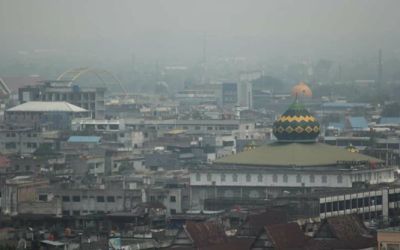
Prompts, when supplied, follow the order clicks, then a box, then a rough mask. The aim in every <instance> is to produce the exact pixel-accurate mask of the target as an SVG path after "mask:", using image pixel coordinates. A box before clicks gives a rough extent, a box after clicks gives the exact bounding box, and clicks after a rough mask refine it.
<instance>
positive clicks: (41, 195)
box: [39, 194, 47, 201]
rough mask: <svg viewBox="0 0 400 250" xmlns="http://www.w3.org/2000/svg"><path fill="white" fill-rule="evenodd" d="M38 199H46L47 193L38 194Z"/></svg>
mask: <svg viewBox="0 0 400 250" xmlns="http://www.w3.org/2000/svg"><path fill="white" fill-rule="evenodd" d="M39 200H40V201H47V194H39Z"/></svg>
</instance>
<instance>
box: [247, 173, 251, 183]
mask: <svg viewBox="0 0 400 250" xmlns="http://www.w3.org/2000/svg"><path fill="white" fill-rule="evenodd" d="M246 181H247V182H251V175H250V174H247V175H246Z"/></svg>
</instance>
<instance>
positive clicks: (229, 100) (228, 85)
mask: <svg viewBox="0 0 400 250" xmlns="http://www.w3.org/2000/svg"><path fill="white" fill-rule="evenodd" d="M221 100H222V106H223V107H227V108H233V107H235V106H236V105H237V104H238V84H237V83H235V82H224V83H222V96H221Z"/></svg>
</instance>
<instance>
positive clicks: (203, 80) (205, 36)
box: [201, 33, 207, 84]
mask: <svg viewBox="0 0 400 250" xmlns="http://www.w3.org/2000/svg"><path fill="white" fill-rule="evenodd" d="M202 66H203V76H202V79H201V83H202V84H205V82H206V78H207V34H206V33H204V34H203V58H202Z"/></svg>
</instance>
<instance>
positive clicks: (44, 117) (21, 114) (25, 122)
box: [4, 101, 89, 131]
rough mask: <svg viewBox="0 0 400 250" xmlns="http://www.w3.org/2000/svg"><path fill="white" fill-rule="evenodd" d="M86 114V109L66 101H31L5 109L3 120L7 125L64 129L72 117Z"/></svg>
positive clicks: (40, 129) (42, 129)
mask: <svg viewBox="0 0 400 250" xmlns="http://www.w3.org/2000/svg"><path fill="white" fill-rule="evenodd" d="M88 115H89V112H88V110H86V109H83V108H80V107H78V106H75V105H73V104H70V103H68V102H64V101H62V102H42V101H33V102H25V103H23V104H20V105H17V106H15V107H12V108H10V109H7V110H6V113H5V119H4V120H5V123H6V124H7V125H9V126H14V127H24V128H33V129H35V130H38V131H45V130H66V129H69V128H70V127H71V121H72V120H73V119H75V118H78V117H88Z"/></svg>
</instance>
